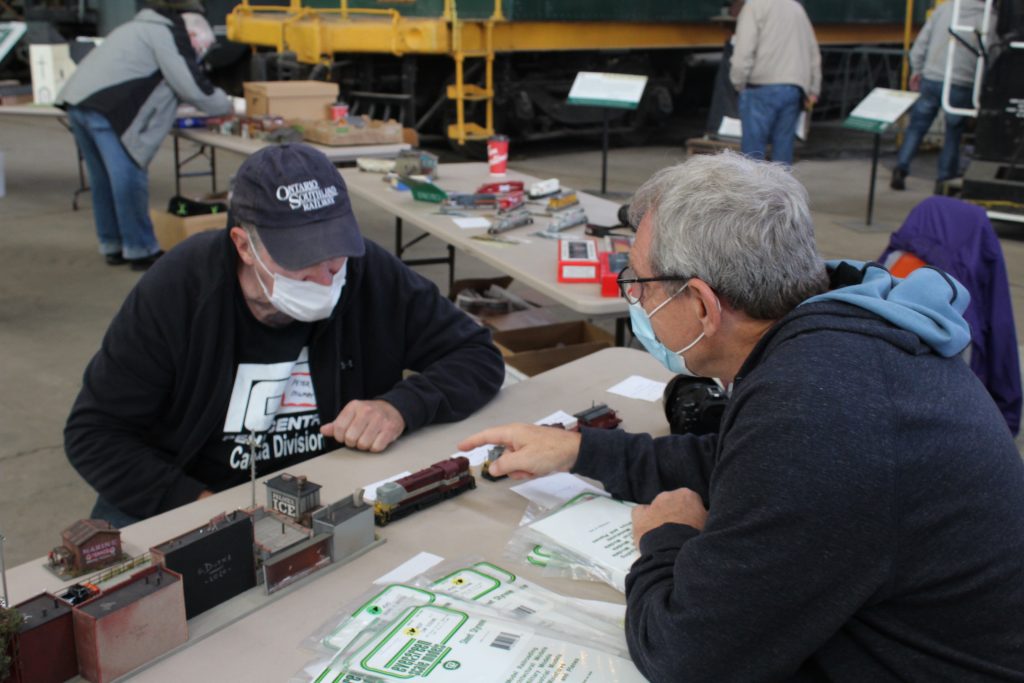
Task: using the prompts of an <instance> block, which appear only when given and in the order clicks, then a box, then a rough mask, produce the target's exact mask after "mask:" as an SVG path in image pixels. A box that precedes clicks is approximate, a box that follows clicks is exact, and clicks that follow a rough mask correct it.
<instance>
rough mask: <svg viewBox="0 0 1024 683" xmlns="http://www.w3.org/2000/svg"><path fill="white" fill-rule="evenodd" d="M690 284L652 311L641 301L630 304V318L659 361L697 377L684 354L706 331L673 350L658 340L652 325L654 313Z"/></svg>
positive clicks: (641, 341) (644, 343)
mask: <svg viewBox="0 0 1024 683" xmlns="http://www.w3.org/2000/svg"><path fill="white" fill-rule="evenodd" d="M688 286H689V285H684V286H683V287H682V288H681V289H680V290H679V291H678V292H676V293H675V294H673V295H672V296H670V297H669V298H667V299H665V300H664V301H663V302H661V303H660V304H658V306H657V307H656V308H655V309H654V310H653V311H651V312H650V313H648V312H647V311H645V310H644V307H643V306H642V305H641V304H640V303H639V302H638V303H635V304H630V305H629V320H630V322H631V323H632V324H633V334H634V335H635V336H636V338H637V339H639V340H640V343H641V344H643V345H644V348H645V349H647V352H648V353H649V354H651V355H652V356H654V357H655V358H657V359H658V362H659V363H661V364H662V365H664V366H665V367H666V368H668V369H669V370H671V371H672V372H674V373H676V374H677V375H686V376H688V377H695V376H696V375H694V373H693V372H692V371H691V370H690V369H689V368H688V367H686V359H684V358H683V354H684V353H686V352H687V351H689V350H690V349H692V348H693V347H694V346H696V345H697V342H699V341H700V340H701V339H703V338H704V333H703V332H701V333H700V335H698V337H697V338H696V339H694V340H693V341H692V342H690V343H689V344H687V345H686V346H684V347H683V348H681V349H679V350H678V351H674V352H673V351H670V350H669V349H668V348H667V347H666V346H665V345H664V344H662V343H661V342H660V341H658V337H657V335H655V334H654V328H652V327H651V318H653V317H654V314H655V313H657V312H658V311H660V310H661V309H662V308H663V307H664V306H665V304H667V303H668V302H669V301H672V299H674V298H675V297H677V296H678V295H679V294H681V293H682V291H683V290H684V289H686V287H688Z"/></svg>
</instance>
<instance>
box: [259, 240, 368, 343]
mask: <svg viewBox="0 0 1024 683" xmlns="http://www.w3.org/2000/svg"><path fill="white" fill-rule="evenodd" d="M249 248H250V249H252V254H253V256H255V257H256V262H257V263H258V264H259V265H260V267H261V268H263V270H265V271H266V272H267V274H268V275H270V276H271V278H273V281H274V291H273V293H271V292H269V291H267V286H266V285H264V284H263V279H262V278H261V277H260V274H259V269H257V270H256V281H257V282H259V283H260V288H261V289H262V290H263V293H264V294H265V295H266V296H267V299H269V300H270V304H271V305H272V306H273V307H274V308H276V309H277V310H279V311H280V312H281V313H284V314H285V315H287V316H288V317H289V318H294V319H295V320H301V321H302V322H306V323H311V322H314V321H316V320H324V319H325V318H327V317H329V316H330V315H331V311H333V310H334V307H335V306H336V305H337V303H338V299H340V298H341V290H342V288H343V287H344V286H345V276H346V274H347V273H348V260H347V259H346V260H345V264H344V265H343V266H342V267H341V270H339V271H338V272H337V273H335V274H334V278H333V279H332V280H331V284H329V285H319V284H317V283H315V282H310V281H308V280H293V279H292V278H290V277H285V276H284V275H281V274H279V273H272V272H270V269H269V268H267V266H266V265H265V264H264V263H263V260H262V259H261V258H260V255H259V252H258V251H256V245H254V244H253V243H252V239H251V238H250V239H249Z"/></svg>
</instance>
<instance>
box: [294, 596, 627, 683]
mask: <svg viewBox="0 0 1024 683" xmlns="http://www.w3.org/2000/svg"><path fill="white" fill-rule="evenodd" d="M388 614H389V616H390V618H380V619H374V620H371V621H370V622H369V623H368V624H367V625H366V626H365V627H364V628H363V629H362V630H360V631H359V632H358V633H357V634H355V635H354V637H353V638H352V640H351V641H350V642H349V643H348V644H347V645H346V646H345V647H344V648H343V649H342V650H341V651H340V652H339V653H338V654H337V655H336V656H335V657H334V658H333V659H331V660H320V661H319V662H314V663H312V664H310V666H308V667H307V668H306V669H304V670H303V672H302V673H301V674H300V676H299V677H297V678H295V679H293V680H297V681H314V682H316V683H327V682H331V683H343V682H344V683H355V682H356V681H360V682H366V683H382V682H386V681H400V680H401V681H404V680H409V679H411V678H420V677H426V676H429V678H430V680H431V681H438V682H440V683H488V682H490V681H494V682H495V683H527V682H529V683H556V682H557V683H584V682H585V681H602V682H604V683H633V682H634V681H635V682H636V683H640V682H641V681H644V680H645V679H644V678H643V676H642V675H641V674H640V672H639V671H637V669H636V667H635V666H634V665H633V663H632V662H631V661H630V660H629V659H627V658H625V657H622V656H619V655H616V654H611V653H608V652H606V651H604V650H602V649H601V648H599V647H596V646H594V645H593V644H591V643H588V642H586V641H585V639H580V638H576V637H572V636H568V635H565V634H561V633H558V632H554V631H550V630H547V629H544V628H542V627H538V626H534V625H533V624H530V623H529V622H527V621H525V620H514V619H510V618H507V617H504V616H502V615H495V612H494V611H493V610H490V609H488V608H486V607H484V606H482V605H479V604H476V603H466V602H462V601H455V600H454V599H453V601H452V602H450V603H448V604H438V603H429V604H422V602H420V598H419V597H416V598H413V599H412V600H411V601H404V600H403V599H402V598H395V599H394V600H393V601H392V602H391V603H390V608H389V609H388Z"/></svg>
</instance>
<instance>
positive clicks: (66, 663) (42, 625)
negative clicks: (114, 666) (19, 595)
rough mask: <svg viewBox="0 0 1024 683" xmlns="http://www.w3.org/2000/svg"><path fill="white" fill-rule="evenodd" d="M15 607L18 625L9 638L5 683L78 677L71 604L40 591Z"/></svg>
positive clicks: (46, 682) (47, 682)
mask: <svg viewBox="0 0 1024 683" xmlns="http://www.w3.org/2000/svg"><path fill="white" fill-rule="evenodd" d="M14 610H16V611H17V612H18V613H19V614H20V617H21V624H20V625H19V626H18V627H17V630H16V631H15V632H14V635H13V638H12V639H11V643H10V645H11V647H10V654H11V655H12V656H11V663H10V678H7V679H3V680H4V683H59V682H60V681H66V680H68V679H69V678H73V677H75V676H77V675H78V659H77V657H76V655H75V632H74V627H73V625H72V617H71V606H70V605H68V604H67V603H66V602H64V601H62V600H59V599H58V598H57V597H55V596H53V595H50V594H49V593H42V594H40V595H37V596H36V597H34V598H31V599H29V600H26V601H25V602H22V603H20V604H18V605H16V606H15V607H14ZM2 642H3V639H2V638H0V644H2Z"/></svg>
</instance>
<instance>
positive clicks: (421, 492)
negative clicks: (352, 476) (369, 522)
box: [373, 455, 476, 526]
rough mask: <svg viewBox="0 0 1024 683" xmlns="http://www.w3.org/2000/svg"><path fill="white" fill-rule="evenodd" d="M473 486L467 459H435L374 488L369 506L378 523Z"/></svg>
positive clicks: (461, 457)
mask: <svg viewBox="0 0 1024 683" xmlns="http://www.w3.org/2000/svg"><path fill="white" fill-rule="evenodd" d="M475 488H476V479H474V478H473V475H472V474H470V472H469V459H468V458H465V457H463V456H461V455H460V456H458V457H455V458H449V459H447V460H441V461H440V462H435V463H434V464H433V465H431V466H430V467H427V468H426V469H422V470H420V471H419V472H413V473H412V474H410V475H409V476H407V477H402V478H401V479H398V480H396V481H389V482H385V483H384V484H381V485H380V486H379V487H378V488H377V501H376V503H374V506H373V516H374V520H375V521H376V522H377V525H378V526H386V525H387V524H388V523H389V522H392V521H394V520H396V519H401V518H402V517H405V516H406V515H408V514H410V513H412V512H415V511H416V510H420V509H422V508H425V507H427V506H428V505H433V504H434V503H438V502H440V501H442V500H444V499H445V498H451V497H452V496H457V495H458V494H460V493H462V492H463V491H466V490H468V489H475Z"/></svg>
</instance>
